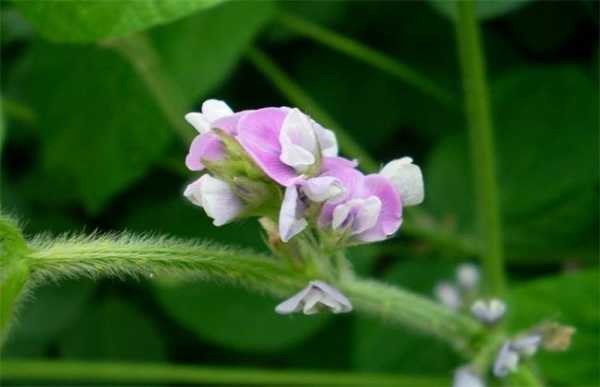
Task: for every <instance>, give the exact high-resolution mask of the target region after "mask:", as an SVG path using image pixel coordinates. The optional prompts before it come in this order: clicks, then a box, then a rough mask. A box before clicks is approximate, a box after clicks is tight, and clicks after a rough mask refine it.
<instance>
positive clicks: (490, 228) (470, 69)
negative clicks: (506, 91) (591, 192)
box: [456, 0, 504, 296]
mask: <svg viewBox="0 0 600 387" xmlns="http://www.w3.org/2000/svg"><path fill="white" fill-rule="evenodd" d="M456 4H457V10H458V20H457V22H456V35H457V40H458V48H459V56H460V64H461V70H462V77H463V88H464V98H465V109H466V110H465V111H466V117H467V121H468V125H469V138H470V145H471V158H472V163H471V165H472V166H473V172H474V179H475V190H476V196H477V215H478V224H479V234H480V237H481V243H482V250H481V254H482V257H481V258H482V261H483V271H484V274H485V277H486V281H485V282H486V283H487V284H488V289H487V290H488V292H489V293H490V294H492V295H495V296H501V295H502V294H503V292H504V268H503V260H504V252H503V246H502V230H501V220H500V205H499V200H498V183H497V177H496V163H495V154H494V132H493V128H492V119H491V112H490V103H489V93H488V86H487V81H486V76H485V64H484V59H483V54H482V44H481V37H480V31H479V25H478V23H477V20H476V16H475V1H471V0H468V1H457V2H456Z"/></svg>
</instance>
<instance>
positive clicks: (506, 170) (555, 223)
mask: <svg viewBox="0 0 600 387" xmlns="http://www.w3.org/2000/svg"><path fill="white" fill-rule="evenodd" d="M493 94H494V98H493V100H492V102H493V114H494V118H495V131H496V152H497V158H498V165H497V166H498V178H499V187H500V191H501V192H500V193H501V207H502V217H503V222H504V225H505V233H504V237H505V241H506V243H507V244H508V246H509V253H510V254H512V253H515V254H517V255H519V254H520V253H522V252H525V251H526V252H527V253H529V254H532V253H539V252H542V251H543V252H548V253H551V252H552V250H553V249H555V248H565V247H568V246H572V243H574V242H576V241H578V240H579V239H580V238H581V237H582V236H583V235H584V234H585V233H586V230H587V229H589V227H590V226H591V225H592V224H593V221H594V218H595V216H596V213H597V211H596V210H595V208H597V207H596V204H597V202H598V199H597V187H598V169H597V162H596V161H597V149H595V147H596V145H595V144H597V142H598V122H597V105H598V94H597V90H596V89H595V88H594V87H593V85H592V84H591V82H590V80H589V79H588V78H587V77H586V76H585V75H584V74H583V73H581V72H580V71H579V70H578V69H577V68H575V67H567V66H564V67H555V68H546V69H538V70H536V69H531V70H522V71H518V72H514V73H512V74H510V75H509V76H507V77H504V78H502V79H500V80H499V81H498V82H496V83H495V84H494V85H493ZM469 155H470V153H469V151H468V147H467V140H466V138H465V136H454V137H451V138H448V139H447V140H446V141H443V142H442V143H441V144H440V145H439V146H438V147H437V148H436V149H435V150H434V152H433V154H432V157H431V159H430V162H429V164H428V168H427V170H426V173H425V176H426V181H427V187H428V198H427V205H428V206H429V208H430V209H432V210H433V212H434V213H436V214H437V215H438V216H439V217H440V218H442V219H445V221H446V222H447V223H449V224H453V223H454V224H455V225H456V228H457V229H458V230H462V231H463V232H465V233H472V232H473V218H474V216H473V209H474V207H475V204H474V200H475V197H474V194H473V191H472V187H471V182H470V180H469V179H468V176H469V175H470V168H469V165H470V159H469Z"/></svg>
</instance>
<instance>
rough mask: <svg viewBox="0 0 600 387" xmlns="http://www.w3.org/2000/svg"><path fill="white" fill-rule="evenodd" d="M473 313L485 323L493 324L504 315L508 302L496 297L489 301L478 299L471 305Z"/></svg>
mask: <svg viewBox="0 0 600 387" xmlns="http://www.w3.org/2000/svg"><path fill="white" fill-rule="evenodd" d="M471 313H473V315H474V316H475V317H477V318H478V319H480V320H481V321H483V322H484V323H486V324H489V325H493V324H495V323H497V322H498V321H499V320H500V319H501V318H502V317H504V313H506V304H505V303H504V302H503V301H501V300H498V299H496V298H493V299H491V300H488V301H484V300H477V301H475V303H474V304H473V305H472V306H471Z"/></svg>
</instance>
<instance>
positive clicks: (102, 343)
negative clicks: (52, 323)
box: [59, 297, 166, 360]
mask: <svg viewBox="0 0 600 387" xmlns="http://www.w3.org/2000/svg"><path fill="white" fill-rule="evenodd" d="M59 349H60V352H61V354H62V355H63V356H64V357H67V358H77V359H111V360H162V359H164V358H165V356H166V348H165V344H164V343H163V341H162V339H161V336H160V332H159V331H158V330H157V328H156V327H155V326H154V324H153V322H152V321H151V320H150V319H149V318H148V316H145V315H144V314H143V313H142V312H141V311H139V310H138V309H137V308H135V307H134V306H132V305H130V304H127V303H125V302H123V301H120V300H119V299H117V298H116V297H113V298H110V299H108V300H104V301H102V302H101V303H100V304H99V305H95V306H90V307H89V308H88V310H87V312H86V314H85V315H84V316H83V317H82V318H81V319H80V320H79V321H78V322H77V324H75V325H74V326H73V327H72V329H71V330H70V331H69V332H68V334H66V335H65V336H64V338H63V339H62V340H61V343H60V348H59Z"/></svg>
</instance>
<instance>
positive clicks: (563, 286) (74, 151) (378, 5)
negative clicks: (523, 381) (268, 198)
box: [0, 0, 600, 385]
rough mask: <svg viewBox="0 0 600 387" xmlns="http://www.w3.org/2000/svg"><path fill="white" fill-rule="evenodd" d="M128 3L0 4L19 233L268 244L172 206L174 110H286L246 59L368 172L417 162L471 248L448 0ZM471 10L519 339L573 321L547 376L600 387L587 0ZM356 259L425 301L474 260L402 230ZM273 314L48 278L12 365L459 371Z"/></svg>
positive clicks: (207, 296)
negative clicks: (339, 44)
mask: <svg viewBox="0 0 600 387" xmlns="http://www.w3.org/2000/svg"><path fill="white" fill-rule="evenodd" d="M218 3H219V4H218ZM138 4H140V3H139V2H135V6H134V2H127V1H123V2H105V3H102V2H97V3H93V2H92V3H88V2H86V3H85V4H84V3H83V2H81V3H77V2H62V3H54V2H53V3H50V2H14V3H12V2H2V4H1V9H0V16H1V21H2V31H1V32H2V41H1V43H2V46H1V49H2V51H1V53H2V62H1V63H2V73H1V75H2V79H1V82H2V84H1V86H2V113H3V117H2V119H3V121H4V123H5V127H6V133H5V135H4V137H5V144H4V150H3V154H2V172H3V174H2V181H1V183H2V185H1V195H2V197H1V199H2V206H3V208H6V209H9V210H10V211H11V212H13V213H15V214H18V215H19V217H21V218H22V219H23V220H24V221H25V222H26V229H25V230H26V232H27V233H28V234H29V235H33V234H35V233H38V232H46V231H49V232H51V233H60V232H64V231H81V230H87V231H91V230H102V231H112V230H121V229H128V230H133V231H143V232H160V233H168V234H171V235H176V236H182V237H193V238H206V239H213V240H218V241H221V242H225V243H233V244H235V245H240V246H248V247H252V248H254V249H256V250H259V251H261V250H264V247H263V246H262V239H261V235H260V233H259V231H258V227H257V225H256V224H255V222H254V221H246V222H242V223H241V224H240V223H238V224H234V225H229V226H225V227H223V228H220V229H217V228H214V227H213V226H212V225H211V224H210V221H209V220H208V218H207V217H206V216H205V215H204V214H203V213H202V211H201V210H199V209H197V208H194V207H192V206H191V205H189V204H188V203H186V202H185V201H184V200H183V199H182V197H181V192H182V188H183V187H184V186H185V183H186V181H189V180H191V179H192V174H191V173H186V172H185V171H184V170H183V157H184V155H185V151H186V150H185V147H184V142H182V140H184V141H185V140H187V139H189V138H190V137H191V136H192V135H193V132H192V130H191V129H188V128H187V126H186V125H185V124H184V122H183V116H182V115H183V113H185V112H186V111H189V110H193V109H198V106H199V104H200V102H201V101H202V100H203V99H205V98H208V97H217V98H220V99H224V100H226V101H228V102H229V103H230V104H231V106H232V107H233V108H234V109H244V108H252V107H259V106H266V105H274V106H279V105H286V104H291V102H290V101H288V100H286V99H285V98H284V97H283V96H282V94H281V90H278V89H277V87H274V86H273V85H272V83H271V82H270V80H269V79H268V78H266V77H265V74H264V73H261V72H260V71H257V69H256V67H254V65H253V63H254V62H253V61H252V59H249V57H248V56H247V55H246V54H247V52H248V50H249V49H250V48H251V47H252V46H255V47H260V48H261V49H263V50H264V51H265V52H267V53H268V55H269V56H270V57H271V58H272V60H273V61H274V62H275V63H277V64H278V65H280V66H281V68H282V69H283V70H284V71H285V72H286V73H287V74H288V75H289V76H290V77H291V78H292V79H294V80H295V81H296V82H297V83H298V84H299V85H300V86H301V87H302V88H303V89H304V91H305V92H306V93H308V95H310V96H311V97H313V98H314V99H315V101H316V103H318V104H319V106H321V108H322V109H324V110H325V111H327V112H328V113H329V114H330V115H331V116H332V117H333V118H334V119H335V120H336V122H337V123H339V125H340V126H342V127H344V128H345V129H346V130H347V131H348V133H349V134H351V135H352V137H353V138H354V139H355V140H356V141H357V142H358V143H360V144H362V145H363V146H364V147H365V148H366V149H367V150H368V151H369V152H370V153H371V154H372V155H375V158H376V159H377V161H378V162H383V161H385V160H387V159H391V158H394V157H398V156H401V155H411V156H412V157H413V158H414V159H415V160H416V162H417V163H418V164H420V165H422V166H424V169H425V179H426V188H427V200H426V202H425V207H426V210H427V211H428V212H429V213H431V214H432V215H433V216H434V217H435V219H436V221H437V224H438V226H439V227H440V228H442V229H443V230H445V231H446V232H448V233H450V234H451V235H457V236H459V237H461V238H464V239H465V240H469V238H470V237H471V236H472V234H473V218H474V216H473V215H474V214H473V211H474V204H473V200H474V197H473V193H472V188H471V185H472V183H471V179H470V172H469V170H470V169H469V160H468V150H467V148H466V140H465V138H466V129H465V122H464V120H463V118H462V117H463V115H462V111H461V108H460V97H459V95H460V75H459V70H458V59H457V55H456V47H455V42H454V29H453V25H452V23H453V21H452V20H453V17H454V16H453V15H454V13H453V12H452V9H453V8H452V7H450V6H451V5H452V4H451V3H450V2H447V1H438V0H431V1H428V2H416V1H415V2H412V1H403V2H344V1H335V2H327V1H322V2H296V1H294V2H281V3H272V2H266V1H261V2H235V1H234V2H223V3H222V4H220V2H219V1H213V0H205V1H192V0H189V1H183V0H179V1H175V0H162V1H160V0H147V1H145V2H142V3H141V4H143V7H138ZM282 11H284V12H288V13H290V14H292V15H296V16H298V17H300V18H304V19H306V20H308V21H311V22H314V23H317V24H319V25H321V26H323V27H326V28H329V29H331V30H335V31H337V32H339V33H342V34H343V35H345V36H347V37H350V38H352V39H355V40H357V41H360V42H363V43H365V44H367V45H369V46H370V47H372V48H374V49H376V50H379V51H381V52H383V53H385V54H387V55H389V56H390V57H393V58H395V59H396V60H397V61H398V62H401V63H403V64H406V65H408V66H410V68H412V69H414V70H415V71H417V73H419V74H422V75H423V76H424V77H426V79H429V80H431V81H433V82H435V84H437V85H439V86H440V87H442V88H443V90H447V92H448V93H450V95H452V96H455V97H452V98H451V100H450V103H445V102H443V101H441V100H439V99H436V98H432V97H431V96H430V95H427V94H426V93H423V92H422V91H421V90H420V89H419V88H415V87H413V86H411V85H409V84H407V83H405V82H402V81H400V80H398V79H397V78H395V77H393V76H391V75H390V74H388V73H386V72H383V71H380V70H377V69H375V68H373V67H370V66H368V65H367V64H365V63H363V62H361V61H358V60H355V59H353V58H349V57H347V56H345V55H343V54H341V53H339V52H335V51H334V50H331V49H330V48H328V47H325V46H323V45H320V44H318V43H316V42H315V41H313V40H311V39H308V38H306V37H303V36H301V35H299V34H298V33H297V31H294V29H290V28H287V27H286V23H285V22H284V18H282V15H281V12H282ZM478 13H479V16H480V17H481V18H482V20H483V33H484V45H485V51H486V56H487V58H486V59H487V64H488V69H489V79H490V84H491V93H492V110H493V117H494V122H495V128H496V137H497V152H498V155H497V156H498V168H499V185H500V189H501V205H502V218H503V223H504V226H505V242H506V250H507V260H508V265H509V267H508V269H509V279H510V281H511V289H513V290H512V291H511V293H510V300H511V304H510V305H511V310H510V311H509V316H510V320H511V321H512V323H513V324H514V326H515V327H516V328H522V327H526V326H527V324H531V323H534V322H537V321H539V320H541V319H545V318H554V319H558V320H559V321H561V322H563V323H567V324H571V325H574V326H576V327H577V329H578V334H577V335H576V336H575V337H574V344H573V348H572V350H571V352H570V353H569V354H567V355H557V354H540V356H539V358H538V359H539V362H538V366H539V367H540V368H542V369H543V371H544V374H545V375H546V377H547V379H548V381H549V382H550V383H551V384H552V385H569V384H574V385H589V384H592V383H594V381H597V380H598V378H599V375H598V366H597V364H598V363H597V360H598V359H597V355H598V352H599V350H600V348H599V347H598V345H599V337H598V334H599V332H598V329H599V327H600V321H599V311H598V277H597V259H598V250H597V247H598V189H599V185H598V129H599V128H598V102H599V101H598V73H597V71H598V70H597V67H598V36H597V29H598V8H597V3H594V2H590V1H552V2H545V1H522V0H521V1H511V2H499V1H498V2H495V1H485V2H483V1H482V2H480V4H479V8H478ZM132 34H133V35H132ZM115 38H116V40H115ZM407 223H408V222H407ZM409 226H410V225H409V224H408V225H407V227H409ZM351 254H352V259H353V262H354V264H355V265H356V267H357V268H358V269H359V270H361V271H362V272H364V273H368V274H370V275H373V276H376V277H380V278H382V279H384V280H386V281H389V282H391V283H398V284H401V285H403V286H405V287H408V288H411V289H413V290H416V291H419V292H422V293H424V294H431V292H432V288H433V287H434V285H435V283H436V282H437V281H438V280H440V279H442V278H450V277H451V276H452V275H453V274H452V270H453V267H454V266H455V264H456V263H457V262H461V261H464V260H469V259H472V258H473V256H472V252H470V251H468V249H467V251H465V249H452V248H443V249H439V248H436V247H435V246H433V245H431V244H430V243H428V242H423V241H421V240H418V239H414V238H412V237H409V236H407V235H406V234H404V235H403V233H402V232H400V236H399V237H398V238H396V239H394V240H392V241H389V242H386V243H383V244H379V245H377V246H369V248H360V249H356V250H355V251H352V253H351ZM274 303H275V301H273V300H271V299H268V298H261V297H259V296H255V295H249V294H246V293H244V292H243V291H242V290H236V289H230V288H225V287H222V286H219V285H207V284H181V283H174V282H172V281H169V280H168V279H166V278H155V280H153V281H149V282H146V281H143V282H139V283H131V282H127V283H125V282H117V281H100V282H96V283H93V282H82V281H77V282H75V281H67V282H61V283H59V284H54V285H49V286H45V287H44V288H42V289H39V290H38V291H37V292H36V293H35V297H34V299H32V300H30V302H29V303H28V304H27V305H26V306H25V307H24V308H23V310H22V311H21V314H20V318H19V325H18V326H17V328H16V329H15V331H14V332H13V333H14V335H13V336H12V338H11V341H9V343H8V345H7V346H6V348H5V349H4V353H3V357H4V358H12V357H24V356H25V357H27V356H31V357H36V358H39V357H51V358H60V359H104V360H107V359H109V360H147V361H151V360H160V361H165V362H166V361H169V362H182V363H194V364H208V365H239V366H261V367H272V368H280V367H281V368H284V367H285V368H302V369H305V368H311V369H325V370H363V371H385V372H392V373H393V372H403V373H409V374H419V373H428V374H432V373H434V374H436V375H438V376H441V377H449V375H451V373H452V370H453V369H454V368H455V367H456V366H458V365H459V364H461V359H459V358H457V357H456V355H454V354H453V353H452V351H450V350H449V348H446V347H445V346H444V345H442V344H439V343H435V342H433V341H432V339H429V338H425V337H421V336H419V335H415V333H414V332H407V331H405V330H402V329H398V328H397V327H390V326H385V325H383V326H382V325H380V324H379V322H375V321H371V320H369V319H366V318H362V317H356V316H350V317H347V316H344V317H339V318H338V317H331V316H324V317H320V318H316V319H315V318H306V317H303V316H294V317H280V316H276V315H275V314H274V313H273V311H272V309H273V306H274ZM512 308H514V309H512ZM40 321H44V324H40ZM315 354H318V356H315ZM374 354H377V355H376V356H375V355H374Z"/></svg>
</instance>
